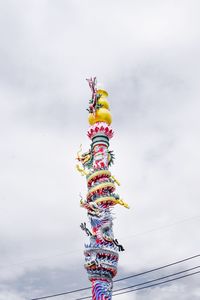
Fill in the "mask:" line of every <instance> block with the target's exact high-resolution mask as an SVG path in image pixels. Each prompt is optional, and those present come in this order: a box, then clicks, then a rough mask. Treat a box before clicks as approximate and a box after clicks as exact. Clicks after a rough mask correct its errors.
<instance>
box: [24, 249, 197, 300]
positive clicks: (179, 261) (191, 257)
mask: <svg viewBox="0 0 200 300" xmlns="http://www.w3.org/2000/svg"><path fill="white" fill-rule="evenodd" d="M199 256H200V254H197V255H193V256H190V257H187V258H184V259H182V260H178V261H175V262H173V263H170V264H166V265H163V266H161V267H157V268H154V269H150V270H148V271H144V272H141V273H137V274H134V275H130V276H126V277H123V278H120V279H117V280H114V282H119V281H123V280H127V279H130V278H134V277H137V276H141V275H144V274H148V273H151V272H154V271H158V270H161V269H164V268H167V267H170V266H174V265H177V264H180V263H182V262H186V261H189V260H192V259H195V258H197V257H199ZM89 289H91V287H84V288H80V289H76V290H72V291H66V292H62V293H57V294H51V295H48V296H43V297H37V298H32V299H30V300H42V299H48V298H53V297H58V296H62V295H68V294H73V293H77V292H82V291H86V290H89ZM86 299H87V298H86Z"/></svg>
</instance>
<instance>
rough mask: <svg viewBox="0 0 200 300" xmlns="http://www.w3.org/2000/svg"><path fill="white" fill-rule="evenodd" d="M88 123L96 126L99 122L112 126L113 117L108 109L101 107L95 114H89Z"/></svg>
mask: <svg viewBox="0 0 200 300" xmlns="http://www.w3.org/2000/svg"><path fill="white" fill-rule="evenodd" d="M88 121H89V124H90V125H94V124H95V123H97V122H105V123H107V124H108V125H110V124H111V123H112V115H111V113H110V112H109V110H108V109H106V108H104V107H101V108H99V109H98V110H97V111H96V112H95V113H94V114H92V113H90V114H89V117H88Z"/></svg>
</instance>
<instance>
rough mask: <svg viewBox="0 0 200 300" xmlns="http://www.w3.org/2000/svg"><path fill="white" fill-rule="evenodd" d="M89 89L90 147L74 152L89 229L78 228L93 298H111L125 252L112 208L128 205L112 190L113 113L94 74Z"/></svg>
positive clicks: (83, 226)
mask: <svg viewBox="0 0 200 300" xmlns="http://www.w3.org/2000/svg"><path fill="white" fill-rule="evenodd" d="M87 81H88V83H89V86H90V88H91V91H92V98H91V100H90V101H89V109H88V111H89V117H88V121H89V124H90V127H89V129H88V132H87V135H88V137H89V138H90V139H91V141H92V143H91V147H90V149H89V151H87V152H86V153H82V149H81V150H80V151H79V152H78V153H77V159H78V161H79V164H78V165H77V170H78V171H79V172H80V173H81V175H83V176H84V175H85V176H86V180H87V187H88V193H87V195H86V198H85V199H83V198H82V197H81V200H80V205H81V206H82V207H84V208H86V209H87V215H88V219H89V222H90V225H91V231H90V230H89V229H88V228H87V225H86V223H82V224H81V229H82V230H83V231H85V233H86V234H87V235H88V236H89V239H90V241H89V243H88V244H85V251H84V255H85V265H84V266H85V269H86V270H87V273H88V277H89V280H90V281H91V283H92V299H93V300H111V299H112V287H113V277H114V276H115V275H116V274H117V264H118V257H119V254H118V253H119V252H120V251H124V248H123V246H122V245H120V244H119V243H118V241H117V239H115V238H114V234H113V229H112V225H113V222H112V221H113V217H112V208H113V207H114V206H115V205H116V204H120V205H122V206H124V207H126V208H128V204H127V203H125V202H124V201H123V200H122V199H120V197H119V195H118V194H116V193H115V189H116V186H115V185H116V184H117V185H120V184H119V181H118V180H117V179H116V178H115V177H114V176H112V175H111V172H110V171H109V167H110V166H111V165H112V163H113V160H114V154H113V151H110V150H109V141H110V139H111V138H112V137H113V130H112V128H111V126H110V124H111V122H112V116H111V113H110V107H109V103H108V101H107V96H108V93H107V92H106V91H105V90H102V89H101V90H100V89H99V90H97V88H96V77H94V78H90V79H87Z"/></svg>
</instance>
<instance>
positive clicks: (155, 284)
mask: <svg viewBox="0 0 200 300" xmlns="http://www.w3.org/2000/svg"><path fill="white" fill-rule="evenodd" d="M199 273H200V271H197V272H193V273H190V274H186V275H183V276H180V277H176V278H172V279H168V280H165V281H162V282H158V283H154V284H151V285H148V286H144V287H140V288H137V289H133V290H130V291H126V292H122V293H117V294H114V295H113V297H114V296H118V295H122V294H128V293H131V292H135V291H139V290H144V289H147V288H150V287H154V286H157V285H161V284H164V283H168V282H171V281H175V280H179V279H182V278H185V277H189V276H192V275H195V274H199Z"/></svg>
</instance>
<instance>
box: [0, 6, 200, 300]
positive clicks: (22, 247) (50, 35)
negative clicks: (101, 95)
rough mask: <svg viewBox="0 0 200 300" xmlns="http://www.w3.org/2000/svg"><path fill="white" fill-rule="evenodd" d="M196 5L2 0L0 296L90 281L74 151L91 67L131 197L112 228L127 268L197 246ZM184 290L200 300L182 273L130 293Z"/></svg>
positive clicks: (82, 132) (81, 137)
mask: <svg viewBox="0 0 200 300" xmlns="http://www.w3.org/2000/svg"><path fill="white" fill-rule="evenodd" d="M198 11H199V2H198V1H190V2H189V1H182V2H181V4H180V2H179V1H168V2H167V3H161V2H159V1H151V2H149V1H134V2H133V1H123V2H122V1H109V3H108V1H101V2H97V1H92V2H91V1H89V0H87V1H68V2H66V1H57V2H54V1H42V2H41V1H34V2H33V1H22V0H21V1H18V2H17V3H16V2H15V1H7V2H6V3H3V2H2V3H1V4H0V12H1V13H0V14H1V26H0V32H1V37H2V38H1V48H0V61H1V70H0V78H1V84H0V124H1V126H0V134H1V147H0V165H1V171H0V185H1V190H0V199H1V213H0V216H1V218H0V237H1V249H0V253H1V261H2V262H1V272H0V278H1V280H2V282H3V284H4V286H2V289H1V290H2V291H1V293H0V295H1V296H0V299H1V297H2V299H11V300H16V299H17V300H18V299H22V298H20V297H22V296H21V294H22V293H23V292H24V291H26V292H27V293H28V295H29V296H30V297H33V296H35V295H39V294H41V295H42V294H45V293H47V294H48V293H49V292H52V293H53V292H54V291H56V292H57V288H59V289H60V290H63V289H70V288H71V287H73V288H76V287H80V286H81V285H82V286H84V285H86V283H87V276H86V274H85V271H84V270H83V268H82V265H83V254H82V252H83V242H84V240H86V239H87V238H86V237H85V238H84V237H83V233H82V232H81V231H80V228H79V224H80V223H81V222H82V221H83V220H86V211H84V210H83V209H80V208H79V192H80V191H81V192H82V193H83V194H84V192H85V191H86V186H85V181H84V179H83V178H82V177H80V176H79V174H76V171H75V167H74V165H75V161H74V157H75V155H76V151H77V150H78V147H79V144H80V143H81V142H82V143H83V144H84V147H85V148H86V149H87V147H89V141H88V140H87V138H86V130H87V121H86V120H87V112H86V111H85V108H86V107H87V99H88V98H89V97H90V91H89V89H88V87H87V83H86V81H85V78H86V77H88V76H91V75H97V76H98V78H99V81H100V82H103V84H104V85H105V86H107V87H108V92H109V93H110V101H111V106H112V112H113V119H114V122H113V127H114V129H115V131H116V134H115V137H114V139H113V140H112V141H111V148H112V149H113V150H114V151H115V153H116V162H115V166H114V167H113V169H112V171H113V174H114V175H116V177H118V178H119V179H120V181H121V183H122V186H121V187H120V188H118V191H119V194H120V195H121V196H122V197H123V198H124V199H125V200H126V201H127V202H129V203H130V205H131V210H130V211H128V210H125V209H124V208H121V207H120V208H116V209H115V212H116V216H117V219H116V220H115V227H114V231H115V233H116V236H117V237H119V240H120V242H122V244H123V245H124V247H125V248H126V252H125V253H123V254H122V255H121V256H120V269H121V272H122V273H123V272H124V273H133V272H139V271H140V270H144V269H146V268H151V267H153V266H155V265H156V266H157V265H160V264H165V263H168V262H171V261H174V260H176V259H177V260H178V259H181V258H184V257H187V256H190V255H193V254H196V253H197V251H198V249H199V238H198V232H197V228H198V227H199V219H198V218H193V219H192V217H195V216H197V215H198V211H199V188H198V178H199V170H200V168H199V167H200V166H199V161H200V160H199V153H200V149H199V148H200V143H199V127H200V122H199V113H198V112H199V95H200V91H199V59H198V56H199V16H198ZM188 218H191V219H190V220H187V221H185V222H180V223H179V224H178V223H177V224H174V223H176V222H179V221H181V220H184V219H188ZM170 224H174V225H173V226H168V225H170ZM163 226H166V227H163ZM160 227H161V228H160ZM157 228H160V230H154V229H157ZM152 229H153V230H152ZM75 267H76V268H75ZM80 268H81V269H80ZM72 269H73V270H74V273H73V276H72V277H71V274H72ZM42 270H43V271H42ZM80 270H81V271H80ZM64 271H66V278H67V279H66V281H65V279H64V275H63V272H64ZM53 272H54V273H53ZM122 273H121V274H122ZM50 274H51V275H50ZM80 274H81V276H80ZM76 276H77V278H76ZM118 276H119V277H120V276H121V275H120V274H119V275H118ZM50 277H51V278H50ZM80 277H81V279H80ZM24 278H26V283H25V284H24V285H23V286H22V285H21V284H20V281H22V279H23V280H24ZM52 278H53V279H52ZM75 278H76V280H75ZM80 280H82V281H80ZM39 281H40V283H39ZM49 282H51V284H49ZM52 282H54V285H53V284H52ZM59 282H60V283H59ZM10 286H12V287H13V290H12V291H10V288H8V287H10ZM49 286H51V291H50V290H49ZM62 286H63V288H62ZM190 287H192V289H191V288H190ZM158 291H159V293H160V298H156V297H157V293H158ZM5 293H7V294H5ZM178 293H181V295H183V294H184V297H185V299H187V300H190V299H192V300H193V299H196V298H198V293H199V290H198V284H197V282H196V281H195V280H194V281H192V280H187V279H186V280H185V281H183V282H182V283H181V284H179V283H177V285H173V286H171V287H160V288H156V289H153V290H152V291H146V292H144V293H137V294H131V295H127V296H123V300H124V299H125V297H127V298H126V299H138V300H140V299H143V297H144V298H145V297H147V295H148V299H158V300H159V299H172V298H175V297H178V296H177V295H178ZM17 297H18V298H17ZM133 297H134V298H133ZM164 297H168V298H164ZM170 297H171V298H170ZM195 297H196V298H195ZM116 299H117V298H116ZM118 299H120V297H118ZM145 299H146V298H145ZM183 299H184V298H183Z"/></svg>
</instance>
